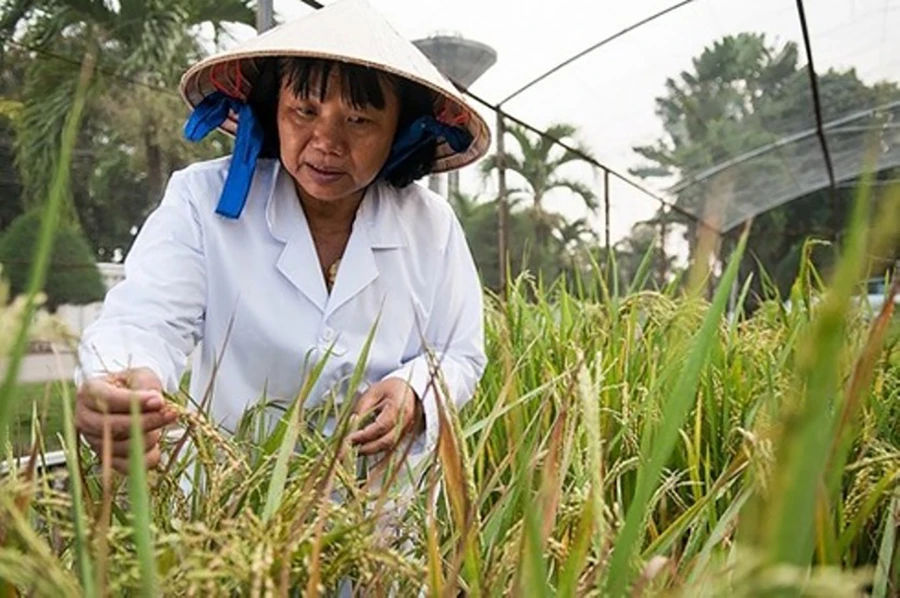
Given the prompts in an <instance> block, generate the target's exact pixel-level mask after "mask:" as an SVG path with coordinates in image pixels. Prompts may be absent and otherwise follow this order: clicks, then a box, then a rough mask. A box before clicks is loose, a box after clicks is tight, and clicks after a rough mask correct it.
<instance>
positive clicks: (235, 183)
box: [184, 91, 264, 218]
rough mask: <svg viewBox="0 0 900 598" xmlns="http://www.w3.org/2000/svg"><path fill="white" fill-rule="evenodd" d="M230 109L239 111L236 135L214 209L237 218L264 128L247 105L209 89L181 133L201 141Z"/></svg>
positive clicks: (224, 117) (217, 125) (254, 168)
mask: <svg viewBox="0 0 900 598" xmlns="http://www.w3.org/2000/svg"><path fill="white" fill-rule="evenodd" d="M229 110H231V111H233V112H235V113H236V114H237V115H238V128H237V136H236V138H235V142H234V151H233V152H232V155H231V164H230V165H229V167H228V175H227V176H226V177H225V186H224V187H223V188H222V195H221V196H220V197H219V203H218V205H217V206H216V213H217V214H221V215H222V216H225V217H226V218H238V217H239V216H240V215H241V211H243V209H244V204H246V203H247V193H248V192H249V191H250V183H251V182H252V181H253V173H254V171H255V170H256V158H257V157H258V156H259V152H260V150H262V146H263V136H264V134H263V129H262V127H261V126H260V124H259V121H257V120H256V116H255V115H254V114H253V110H252V109H251V108H250V105H249V104H247V103H245V102H242V101H240V100H236V99H234V98H231V97H228V96H227V95H225V94H224V93H222V92H219V91H216V92H214V93H211V94H209V95H208V96H206V97H205V98H203V101H202V102H200V103H199V104H197V107H196V108H194V111H193V112H192V113H191V117H190V118H189V119H188V121H187V122H186V123H185V124H184V136H185V138H186V139H188V140H189V141H200V140H201V139H203V138H204V137H206V136H207V135H209V133H210V132H212V131H213V130H215V129H216V128H217V127H219V126H221V125H222V123H223V122H225V119H226V118H228V111H229Z"/></svg>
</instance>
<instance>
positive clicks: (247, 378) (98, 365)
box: [76, 158, 486, 452]
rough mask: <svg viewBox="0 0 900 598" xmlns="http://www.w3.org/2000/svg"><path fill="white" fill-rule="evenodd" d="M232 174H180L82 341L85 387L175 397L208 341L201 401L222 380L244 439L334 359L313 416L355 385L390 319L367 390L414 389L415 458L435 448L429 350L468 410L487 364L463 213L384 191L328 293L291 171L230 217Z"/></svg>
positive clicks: (214, 405) (270, 180)
mask: <svg viewBox="0 0 900 598" xmlns="http://www.w3.org/2000/svg"><path fill="white" fill-rule="evenodd" d="M228 163H229V159H228V158H223V159H218V160H213V161H209V162H203V163H199V164H194V165H192V166H190V167H188V168H186V169H184V170H181V171H179V172H176V173H175V174H173V175H172V178H171V180H170V182H169V185H168V188H167V190H166V193H165V196H164V198H163V200H162V203H161V204H160V206H159V207H158V208H157V209H156V210H155V211H154V212H153V213H152V214H151V216H150V217H149V218H148V219H147V221H146V223H145V225H144V227H143V228H142V229H141V231H140V233H139V234H138V237H137V239H136V241H135V243H134V246H133V248H132V249H131V251H130V252H129V253H128V257H127V259H126V260H125V280H124V281H123V282H121V283H120V284H118V285H117V286H116V287H114V288H113V289H111V290H110V292H109V293H108V295H107V297H106V300H105V302H104V305H103V310H102V314H101V316H100V318H99V320H98V321H96V322H95V323H94V324H93V325H91V326H90V327H89V328H88V329H87V330H86V331H85V332H84V334H83V336H82V339H81V345H80V349H79V359H80V364H81V366H80V368H81V369H80V372H79V373H77V374H76V378H77V379H84V378H85V377H87V376H94V375H100V374H103V373H105V372H108V371H116V370H119V369H122V368H126V367H137V366H146V367H148V368H150V369H152V370H153V371H155V372H156V373H157V374H158V375H159V378H160V380H161V381H162V382H163V385H164V386H165V387H166V388H167V389H168V390H170V391H173V390H175V389H176V388H177V386H178V382H179V379H180V377H181V374H182V372H183V370H184V368H185V365H186V361H187V358H188V356H189V355H190V354H191V352H192V351H193V350H194V347H195V345H196V344H197V343H198V342H199V341H202V343H201V345H200V346H201V349H200V352H199V363H194V364H193V370H192V377H191V394H192V396H194V397H195V398H198V399H199V398H202V397H203V394H204V392H205V391H206V389H207V387H208V385H209V382H210V378H211V377H214V384H213V396H212V401H211V405H210V410H211V415H212V417H213V419H214V420H215V421H216V423H218V424H221V426H222V427H224V429H225V430H234V428H235V426H236V424H237V422H238V421H239V419H240V417H241V415H242V413H243V412H244V410H245V409H246V408H248V407H249V406H251V405H252V404H254V403H255V402H256V401H258V400H260V398H261V397H263V395H265V397H266V400H268V401H275V402H283V404H284V405H285V406H286V405H288V404H289V403H290V402H291V401H292V400H293V399H294V397H296V395H297V393H298V391H299V390H300V386H301V383H302V382H303V381H304V378H305V375H306V374H308V372H309V370H310V367H311V364H313V363H315V362H316V361H317V360H319V359H321V358H322V357H323V356H324V355H325V352H326V350H327V349H328V348H329V347H331V348H332V352H333V354H332V355H331V357H330V358H329V359H328V360H327V362H326V366H325V368H324V371H323V372H322V376H321V378H320V379H319V382H318V383H317V384H316V386H315V387H314V389H313V391H312V393H311V396H310V398H309V400H308V401H307V403H306V405H307V406H315V405H316V404H317V403H319V402H321V401H322V400H324V398H325V397H326V395H327V394H328V392H329V389H333V388H340V386H341V384H342V383H343V384H346V382H347V380H348V379H349V377H350V375H351V374H352V371H353V369H354V367H355V365H356V362H357V360H358V358H359V356H360V351H361V349H362V347H363V344H364V342H365V340H366V338H367V336H368V334H369V332H370V330H371V328H372V326H373V325H375V324H376V321H377V329H376V332H375V337H374V341H373V344H372V346H371V350H370V354H369V360H368V366H367V368H366V373H365V381H366V382H367V383H372V382H375V381H378V380H382V379H384V378H386V377H390V376H396V377H399V378H402V379H404V380H407V381H409V383H410V384H411V386H412V388H413V389H414V390H415V391H416V393H417V394H418V396H419V397H420V398H421V399H422V401H423V406H424V411H425V419H426V432H425V435H424V438H419V439H417V441H416V442H415V443H414V444H413V447H414V448H413V451H414V452H419V451H425V450H428V449H430V448H432V447H433V446H434V443H435V441H436V439H437V434H438V417H437V410H436V403H435V397H434V395H433V392H431V391H430V389H431V388H433V387H434V386H433V385H430V384H429V379H430V376H429V368H428V360H427V357H426V356H425V351H426V348H427V349H429V350H433V351H434V352H435V353H436V355H437V358H438V361H439V362H440V368H441V375H442V378H443V382H444V384H445V385H446V389H447V391H448V393H449V396H448V397H447V399H448V400H450V401H452V402H453V403H455V404H456V405H457V406H458V407H459V406H461V405H462V404H463V403H465V402H466V401H468V400H469V399H470V397H471V396H472V393H473V391H474V388H475V385H476V383H477V382H478V380H479V378H480V377H481V374H482V372H483V370H484V367H485V361H486V358H485V354H484V346H483V345H484V340H483V305H482V292H481V284H480V282H479V280H478V276H477V273H476V270H475V266H474V263H473V261H472V256H471V254H470V252H469V249H468V246H467V244H466V240H465V236H464V234H463V230H462V228H461V226H460V224H459V222H458V220H457V219H456V216H455V215H454V213H453V211H452V210H451V208H450V206H449V205H448V204H447V202H446V201H445V200H444V199H443V198H441V197H439V196H437V195H435V194H433V193H431V192H430V191H428V190H426V189H424V188H422V187H420V186H418V185H410V186H409V187H407V188H405V189H400V190H398V189H395V188H393V187H391V186H389V185H387V184H380V183H379V184H375V185H373V186H372V187H371V188H370V189H369V190H368V191H367V193H366V196H365V198H364V199H363V201H362V203H361V205H360V208H359V211H358V212H357V215H356V220H355V222H354V224H353V230H352V233H351V235H350V240H349V242H348V244H347V247H346V250H345V252H344V255H343V258H342V261H341V265H340V268H339V270H338V273H337V279H336V281H335V285H334V288H333V290H332V292H331V294H330V295H329V294H328V292H327V291H326V287H325V282H324V278H323V275H322V272H321V268H320V266H319V262H318V258H317V255H316V251H315V247H314V245H313V241H312V237H311V235H310V231H309V228H308V225H307V222H306V218H305V216H304V213H303V210H302V208H301V206H300V203H299V200H298V198H297V195H296V191H295V189H294V186H293V183H292V179H291V177H290V176H289V174H288V173H287V172H285V171H284V170H283V169H282V168H281V167H280V164H279V163H278V161H276V160H260V161H259V163H258V166H257V169H256V175H255V176H254V180H253V183H252V186H251V188H250V192H249V195H248V198H247V204H246V207H245V208H244V211H243V214H242V215H241V217H240V218H238V219H236V220H231V219H227V218H224V217H222V216H219V215H217V214H216V213H215V206H216V203H217V202H218V198H219V195H220V193H221V190H222V186H223V183H224V180H225V176H226V174H227V169H228ZM305 363H307V364H310V365H307V366H306V367H304V364H305ZM214 370H215V371H214ZM350 394H351V395H352V394H353V393H350ZM341 398H343V397H340V396H339V397H338V399H341Z"/></svg>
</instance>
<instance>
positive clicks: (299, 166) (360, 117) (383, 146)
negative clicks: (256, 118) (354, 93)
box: [277, 69, 399, 202]
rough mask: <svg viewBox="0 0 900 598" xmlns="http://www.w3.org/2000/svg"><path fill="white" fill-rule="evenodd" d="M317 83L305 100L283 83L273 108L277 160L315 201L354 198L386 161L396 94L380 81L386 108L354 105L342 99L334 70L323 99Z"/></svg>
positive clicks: (394, 127)
mask: <svg viewBox="0 0 900 598" xmlns="http://www.w3.org/2000/svg"><path fill="white" fill-rule="evenodd" d="M319 87H320V86H319V85H310V90H311V91H313V92H314V93H310V94H309V97H308V98H303V97H299V96H297V95H296V94H295V93H294V92H293V90H292V89H291V87H290V86H289V85H288V84H286V83H282V86H281V92H280V93H279V95H278V111H277V122H278V136H279V141H280V153H281V162H282V163H283V164H284V167H285V168H286V169H287V170H288V172H289V173H290V174H291V176H293V177H294V181H296V183H297V184H298V185H299V187H300V189H301V190H302V191H303V192H304V193H306V194H307V195H309V196H310V197H312V198H313V199H316V200H319V201H323V202H328V201H338V200H342V199H349V198H354V199H358V198H360V197H362V193H363V192H364V191H365V189H366V187H368V186H369V185H370V184H371V183H372V181H374V180H375V177H377V176H378V173H379V172H380V171H381V168H382V166H384V163H385V162H386V161H387V157H388V154H389V153H390V150H391V144H392V143H393V140H394V133H395V132H396V130H397V119H398V115H399V103H398V100H397V95H396V94H395V93H394V90H393V89H391V86H390V85H384V84H383V83H382V84H381V87H382V90H383V93H384V99H385V106H384V109H382V110H379V109H377V108H375V107H373V106H369V107H367V108H355V107H353V106H352V105H350V104H348V103H345V100H344V95H345V94H344V93H343V90H342V88H341V77H340V76H339V74H338V69H333V70H332V71H331V73H330V76H329V80H328V86H327V91H328V93H327V94H326V95H325V98H324V99H323V100H320V95H321V94H319V93H318V89H319Z"/></svg>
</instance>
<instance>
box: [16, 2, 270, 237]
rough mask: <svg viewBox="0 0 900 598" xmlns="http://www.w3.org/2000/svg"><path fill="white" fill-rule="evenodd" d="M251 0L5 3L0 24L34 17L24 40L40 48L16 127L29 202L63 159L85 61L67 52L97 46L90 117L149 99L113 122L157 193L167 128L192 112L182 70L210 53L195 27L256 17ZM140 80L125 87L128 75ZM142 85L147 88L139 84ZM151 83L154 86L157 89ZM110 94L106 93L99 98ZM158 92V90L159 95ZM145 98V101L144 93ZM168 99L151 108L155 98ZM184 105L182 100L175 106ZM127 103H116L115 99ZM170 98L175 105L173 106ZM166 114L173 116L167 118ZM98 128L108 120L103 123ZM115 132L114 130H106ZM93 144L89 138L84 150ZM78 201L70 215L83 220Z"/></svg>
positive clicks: (165, 164)
mask: <svg viewBox="0 0 900 598" xmlns="http://www.w3.org/2000/svg"><path fill="white" fill-rule="evenodd" d="M250 4H251V2H250V0H225V1H217V0H216V1H214V0H188V1H182V0H150V1H146V0H122V1H121V2H118V3H109V2H106V1H104V0H31V1H18V2H14V3H13V5H12V6H10V7H9V8H8V9H7V10H4V11H3V12H0V27H2V28H6V30H8V31H14V30H15V29H16V25H17V24H19V23H23V24H25V25H26V27H25V32H24V34H23V35H22V36H21V40H22V43H23V44H24V45H27V46H29V47H32V48H36V49H37V50H38V56H37V57H36V58H35V59H34V60H33V61H32V63H31V65H30V67H29V68H28V70H27V75H26V78H25V85H24V87H25V89H24V92H23V96H24V108H23V113H22V118H21V123H20V127H19V131H18V135H17V144H16V155H17V164H18V166H19V170H20V172H21V175H22V181H23V184H24V187H25V194H26V195H25V197H26V200H27V203H28V205H31V206H36V205H40V204H41V203H42V201H43V198H44V196H45V194H46V186H47V180H46V176H45V173H46V172H50V171H52V166H53V164H54V163H55V161H56V152H57V147H58V145H59V143H58V142H59V134H60V131H61V130H62V125H63V123H64V121H65V116H66V114H68V111H69V107H70V102H71V100H72V90H73V89H74V84H75V79H76V76H77V70H78V69H75V68H72V64H71V62H69V61H66V60H65V57H80V56H82V55H84V53H85V52H87V51H91V52H93V53H94V54H95V55H96V59H97V63H98V65H99V66H100V68H99V69H98V75H99V76H98V77H95V80H94V83H93V85H92V86H91V89H90V92H89V98H88V107H87V110H86V123H89V122H91V121H94V122H95V123H97V122H101V121H103V120H104V117H105V118H109V117H110V114H108V113H113V114H112V115H111V116H112V117H113V118H115V117H116V114H115V113H117V112H121V111H125V110H127V109H129V108H128V107H133V106H135V105H138V106H142V107H143V108H144V109H142V110H139V113H140V116H141V118H140V119H137V120H133V121H132V124H134V123H135V122H136V123H137V125H136V126H132V127H128V126H121V125H123V124H125V121H121V120H120V121H119V122H118V123H117V124H118V125H120V126H119V127H118V128H117V127H116V126H111V127H109V130H110V131H112V130H115V131H116V135H115V137H116V139H115V140H110V141H115V142H119V143H122V144H124V145H125V146H127V147H125V148H123V150H126V151H130V152H131V153H132V155H136V156H139V158H138V159H140V160H142V166H143V168H144V169H145V171H146V180H145V185H146V187H147V194H148V196H150V197H153V198H154V199H156V200H158V198H159V195H160V193H161V190H162V185H163V183H164V180H165V177H166V175H167V170H168V169H169V168H171V164H170V163H169V162H171V160H169V161H167V160H166V158H165V157H164V156H165V154H166V148H165V147H164V146H163V144H162V143H161V141H160V139H161V136H163V137H165V135H166V134H164V133H162V131H163V130H165V131H167V134H168V135H171V134H173V133H175V131H173V130H171V129H169V128H168V122H169V121H170V120H171V115H173V114H179V113H183V112H182V111H183V107H180V106H181V103H180V101H179V100H178V99H177V97H175V96H174V95H173V94H171V93H170V94H168V95H169V96H170V97H169V98H168V99H160V97H159V96H161V95H163V94H161V93H160V92H158V91H155V90H156V89H159V88H168V89H172V88H173V87H174V83H175V81H176V80H177V74H178V73H179V72H180V71H181V70H182V69H183V68H184V67H185V66H186V65H187V64H188V63H189V62H191V61H193V60H195V59H196V58H197V57H199V56H200V54H201V49H200V46H199V44H198V42H197V40H196V39H195V36H194V29H193V28H194V27H196V26H198V25H200V24H203V23H211V24H212V25H213V27H214V30H215V31H216V34H217V36H218V34H219V32H221V30H222V25H223V24H224V23H226V22H241V23H247V24H250V23H253V22H254V19H255V15H254V12H253V10H252V9H251V6H250ZM125 80H127V81H132V82H134V84H133V85H131V86H129V87H127V88H122V83H123V81H125ZM139 88H140V91H139V90H138V89H139ZM149 90H154V91H153V92H152V95H151V96H148V95H147V94H148V92H149ZM103 97H106V98H108V100H107V101H106V102H102V101H100V100H99V99H100V98H103ZM151 97H152V99H150V98H151ZM136 100H137V101H136ZM160 105H162V106H163V108H162V109H149V108H148V107H150V106H153V107H154V108H159V106H160ZM176 105H178V106H179V108H178V109H173V108H174V106H176ZM114 106H115V107H121V109H120V110H112V107H114ZM166 108H168V110H166ZM161 114H165V115H167V116H166V117H165V118H168V119H169V121H166V124H164V123H163V121H162V120H161V118H160V115H161ZM97 128H98V129H102V128H103V127H100V126H97ZM107 137H109V133H107ZM85 150H87V151H90V150H91V148H90V147H89V146H88V147H86V146H85V144H84V143H82V144H80V147H79V151H82V152H83V151H85ZM74 212H75V210H74V208H72V209H70V214H69V217H70V220H73V221H75V220H77V217H76V216H75V213H74Z"/></svg>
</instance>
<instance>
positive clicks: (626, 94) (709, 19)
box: [225, 0, 900, 242]
mask: <svg viewBox="0 0 900 598" xmlns="http://www.w3.org/2000/svg"><path fill="white" fill-rule="evenodd" d="M322 1H323V3H325V4H328V3H330V2H332V1H333V0H322ZM369 1H370V3H371V4H372V5H373V6H374V7H375V8H376V9H377V10H378V11H379V12H381V13H382V14H383V15H384V16H385V17H386V18H387V19H388V20H389V21H390V22H391V23H392V24H393V25H394V27H395V28H396V29H397V30H398V31H399V32H400V33H401V34H402V35H404V36H405V37H407V38H408V39H411V40H415V39H420V38H423V37H428V36H431V35H434V34H436V33H454V34H459V35H462V36H463V37H465V38H468V39H472V40H476V41H479V42H482V43H485V44H488V45H489V46H491V47H492V48H494V49H495V50H496V52H497V56H498V58H497V62H496V63H495V64H494V65H493V66H492V67H491V68H490V69H489V70H488V71H487V72H486V73H485V74H484V75H483V76H482V77H481V78H480V79H479V80H478V81H476V82H475V84H474V85H473V86H472V91H473V92H474V93H476V94H478V95H479V96H481V97H483V98H485V99H487V100H489V101H491V102H498V101H500V100H501V99H503V98H504V97H506V96H507V95H509V94H510V93H511V92H513V91H514V90H516V89H518V88H519V87H521V86H522V85H523V84H525V83H527V82H528V81H530V80H532V79H534V78H535V77H537V76H538V75H540V74H542V73H544V72H545V71H547V70H549V69H550V68H552V67H553V66H555V65H556V64H558V63H560V62H561V61H563V60H566V59H568V58H570V57H571V56H573V55H575V54H577V53H579V52H580V51H582V50H584V49H586V48H588V47H590V46H592V45H594V44H596V43H597V42H599V41H601V40H603V39H605V38H607V37H609V36H611V35H613V34H615V33H617V32H619V31H621V30H623V29H625V28H627V27H630V26H633V25H635V24H636V23H638V22H639V21H641V20H642V19H645V18H647V17H649V16H651V15H654V14H656V13H658V12H660V11H662V10H664V9H666V8H669V7H671V6H673V5H675V4H678V3H679V2H678V0H631V1H629V2H621V1H612V0H542V1H539V0H453V1H446V0H445V1H441V2H438V1H435V0H369ZM274 2H275V13H276V18H277V19H278V20H279V21H281V22H283V21H288V20H291V19H293V18H297V17H302V16H303V15H305V14H309V13H310V12H312V10H313V9H311V8H309V7H307V6H306V5H305V4H303V2H301V1H300V0H274ZM805 4H806V11H807V20H808V23H809V29H810V41H811V45H812V48H813V51H814V62H815V65H816V68H817V70H818V71H820V72H822V71H825V70H827V69H829V68H838V69H846V68H850V67H854V68H856V69H857V72H858V74H859V75H860V77H861V78H862V79H863V80H864V81H866V82H868V83H871V82H874V81H876V80H883V79H890V80H895V81H900V36H897V35H896V32H897V31H900V0H806V3H805ZM799 23H800V22H799V18H798V15H797V9H796V0H694V1H693V2H689V3H688V4H686V5H685V6H683V7H681V8H678V9H676V10H674V11H672V12H670V13H668V14H667V15H665V16H663V17H660V18H659V19H657V20H655V21H653V22H651V23H650V24H647V25H645V26H642V27H640V28H638V29H636V30H634V31H631V32H629V33H626V34H625V35H623V36H621V37H619V38H618V39H616V40H614V41H612V42H610V43H609V44H607V45H605V46H603V47H602V48H600V49H598V50H596V51H595V52H593V53H591V54H589V55H588V56H586V57H585V58H582V59H580V60H579V61H577V62H575V63H573V64H571V65H570V66H568V67H566V68H564V69H563V70H561V71H559V72H558V73H557V74H555V75H553V76H551V77H549V78H547V79H546V80H544V81H543V82H541V83H540V84H538V85H537V86H535V87H534V88H532V89H531V90H529V91H528V92H526V93H524V94H523V95H521V96H519V97H518V98H516V99H514V100H512V101H511V102H510V103H509V104H507V105H506V109H507V111H508V112H509V113H510V114H512V115H514V116H516V117H518V118H521V119H522V120H524V121H526V122H528V123H529V124H532V125H534V126H537V127H539V128H542V129H544V128H546V127H547V126H548V125H550V124H552V123H554V122H561V121H562V122H568V123H571V124H574V125H576V126H577V127H578V129H579V134H578V136H577V139H578V141H579V142H580V143H581V144H582V145H584V146H586V147H587V148H589V149H590V150H591V152H592V153H593V154H594V155H595V156H596V157H597V158H598V159H599V161H600V162H601V163H603V164H605V165H606V166H608V167H610V168H611V169H613V170H615V171H617V172H619V173H621V174H622V175H624V176H626V177H627V178H630V179H632V180H635V181H637V182H638V183H639V184H641V185H644V186H646V187H648V188H651V189H653V190H654V191H655V192H658V193H661V194H665V188H666V187H667V186H668V185H669V184H671V183H672V182H673V181H662V180H657V181H652V180H651V181H642V180H639V179H636V178H634V177H631V176H630V175H628V169H629V168H634V167H636V166H640V165H641V163H642V161H641V158H640V157H639V156H638V155H637V154H636V153H635V152H634V151H633V147H634V146H638V145H648V144H653V143H654V142H655V141H656V140H657V139H658V138H659V137H660V136H661V135H662V133H663V131H662V126H661V124H660V121H659V119H658V117H657V116H656V115H655V113H654V98H656V97H658V96H660V95H663V93H664V91H665V87H664V85H665V81H666V78H667V77H675V76H677V75H678V74H679V73H680V72H681V71H683V70H685V69H689V68H690V65H691V59H692V58H693V57H695V56H696V55H698V54H699V53H700V52H701V51H702V50H703V48H704V47H705V46H708V45H710V44H711V43H712V42H713V41H715V40H717V39H720V38H721V37H723V36H725V35H729V34H736V33H739V32H743V31H750V32H764V33H766V34H767V37H768V39H769V40H770V41H771V42H772V43H774V44H775V45H777V46H781V45H783V44H784V43H785V42H787V41H795V42H797V43H800V44H801V48H802V38H801V29H800V24H799ZM231 31H232V36H233V38H234V39H233V40H230V41H228V42H225V45H232V44H234V43H237V42H239V41H240V40H243V39H246V38H248V37H251V36H253V35H254V31H253V30H252V29H251V28H249V27H243V26H237V27H235V28H233V29H232V30H231ZM891 32H894V34H893V35H891V34H890V33H891ZM801 62H802V63H804V64H805V62H806V60H805V57H803V58H802V60H801ZM478 109H479V112H481V114H482V115H483V116H484V117H485V119H486V120H487V121H488V122H489V123H490V124H491V126H493V123H494V120H495V119H494V116H493V113H492V112H490V111H488V110H485V109H482V108H480V107H478ZM570 174H571V175H572V176H573V178H578V179H580V180H582V181H584V182H586V183H588V184H590V185H592V186H594V187H595V189H596V192H597V194H598V195H600V196H602V194H603V187H602V176H601V175H600V174H598V173H594V172H592V171H591V169H589V168H580V167H573V169H572V170H571V171H570ZM612 180H613V182H612V184H611V185H610V197H611V211H612V217H611V222H610V226H611V230H612V239H613V241H614V242H615V241H617V240H619V239H621V238H623V237H624V236H625V235H627V234H628V232H629V231H630V229H631V226H632V225H633V224H634V223H636V222H638V221H640V220H643V219H646V218H649V217H651V216H652V215H653V213H654V212H655V210H656V208H657V206H658V204H657V203H656V201H655V200H654V199H652V198H650V197H649V196H647V195H646V194H644V193H642V192H640V191H638V190H636V189H633V188H631V187H629V186H628V185H627V184H625V183H623V182H621V181H618V180H617V179H615V178H613V179H612ZM492 185H493V182H492V181H490V180H487V181H485V180H482V178H481V176H480V175H479V174H478V172H477V168H474V167H469V168H468V169H466V170H464V171H463V172H462V173H461V189H462V190H463V191H466V192H469V193H473V194H476V195H482V196H484V197H489V196H490V195H491V194H492V192H493V186H492ZM549 205H550V207H551V208H552V209H555V210H557V211H559V212H561V213H563V214H565V215H566V216H569V217H570V218H576V217H588V218H589V221H590V222H591V223H592V225H594V226H595V228H596V229H597V230H598V232H600V234H601V235H602V229H603V221H602V211H601V213H598V214H588V212H587V211H586V210H585V209H584V208H583V207H582V205H581V204H580V202H579V201H578V200H577V199H576V198H575V197H574V196H571V195H569V194H567V193H564V192H560V193H558V194H556V195H554V196H552V197H551V199H550V202H549Z"/></svg>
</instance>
